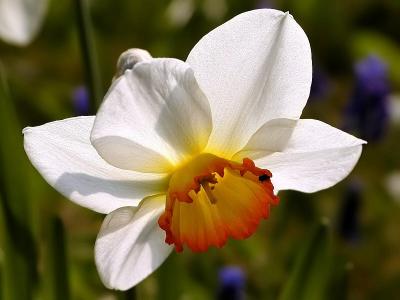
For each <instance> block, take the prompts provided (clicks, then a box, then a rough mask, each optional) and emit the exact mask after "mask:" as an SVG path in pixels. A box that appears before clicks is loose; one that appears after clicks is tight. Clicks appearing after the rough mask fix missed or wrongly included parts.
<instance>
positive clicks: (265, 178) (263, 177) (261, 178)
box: [258, 174, 270, 182]
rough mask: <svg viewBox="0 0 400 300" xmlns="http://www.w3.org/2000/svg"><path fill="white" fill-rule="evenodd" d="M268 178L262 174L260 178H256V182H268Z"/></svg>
mask: <svg viewBox="0 0 400 300" xmlns="http://www.w3.org/2000/svg"><path fill="white" fill-rule="evenodd" d="M269 178H270V177H269V176H268V175H267V174H262V175H261V176H258V180H260V181H261V182H263V181H265V180H268V179H269Z"/></svg>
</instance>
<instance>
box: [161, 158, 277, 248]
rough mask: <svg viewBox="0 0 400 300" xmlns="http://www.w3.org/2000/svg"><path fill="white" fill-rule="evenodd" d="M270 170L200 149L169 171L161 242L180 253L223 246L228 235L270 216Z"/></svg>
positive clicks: (247, 231)
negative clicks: (171, 173) (186, 160)
mask: <svg viewBox="0 0 400 300" xmlns="http://www.w3.org/2000/svg"><path fill="white" fill-rule="evenodd" d="M271 177H272V174H271V172H270V171H268V170H266V169H260V168H257V167H256V166H255V164H254V162H253V161H252V160H251V159H249V158H245V159H243V161H242V163H238V162H234V161H230V160H226V159H223V158H220V157H217V156H215V155H212V154H208V153H205V154H201V155H199V156H197V157H195V158H194V159H192V160H191V161H189V162H188V163H186V164H185V165H184V166H182V167H180V168H179V169H178V170H176V171H175V172H174V173H173V175H172V176H171V179H170V182H169V188H168V192H167V202H166V206H165V211H164V213H163V214H162V215H161V216H160V218H159V220H158V224H159V226H160V227H161V228H162V229H163V230H164V231H165V232H166V238H165V242H166V243H168V244H171V245H172V244H173V245H174V246H175V249H176V251H178V252H180V251H182V250H183V248H184V246H187V247H188V248H190V249H191V250H192V251H194V252H202V251H206V250H207V249H208V248H209V247H210V246H215V247H222V246H223V245H225V243H226V242H227V240H228V238H233V239H245V238H247V237H249V236H250V235H252V234H253V233H254V232H255V230H256V229H257V227H258V225H259V223H260V221H261V219H266V218H268V216H269V211H270V207H271V206H273V205H277V204H278V202H279V199H278V197H277V196H275V195H274V192H273V190H274V187H273V185H272V183H271V180H270V179H271Z"/></svg>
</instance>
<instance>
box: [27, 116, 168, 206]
mask: <svg viewBox="0 0 400 300" xmlns="http://www.w3.org/2000/svg"><path fill="white" fill-rule="evenodd" d="M93 122H94V117H77V118H71V119H66V120H62V121H56V122H51V123H47V124H44V125H42V126H38V127H28V128H25V129H24V131H23V133H24V146H25V151H26V153H27V154H28V156H29V159H30V160H31V162H32V164H33V165H34V166H35V168H36V169H37V170H38V171H39V173H40V174H41V175H42V176H43V177H44V178H45V179H46V181H47V182H48V183H49V184H50V185H52V186H53V187H54V188H55V189H56V190H58V191H59V192H60V193H62V194H63V195H64V196H65V197H67V198H70V199H71V200H72V201H74V202H76V203H77V204H79V205H82V206H85V207H88V208H90V209H92V210H94V211H97V212H100V213H109V212H111V211H113V210H115V209H117V208H119V207H122V206H127V205H131V206H136V205H138V203H139V202H140V200H141V199H142V198H143V197H145V196H149V195H154V194H157V193H160V192H163V191H165V190H166V185H167V182H168V181H167V177H166V175H163V174H158V175H157V174H143V173H136V172H132V171H126V170H121V169H117V168H115V167H113V166H111V165H109V164H108V163H107V162H105V161H104V160H103V159H102V158H101V157H100V156H99V155H98V154H97V152H96V150H95V149H94V147H93V146H92V145H91V144H90V141H89V136H90V130H91V129H92V127H93Z"/></svg>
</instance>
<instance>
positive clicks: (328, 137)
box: [235, 119, 366, 193]
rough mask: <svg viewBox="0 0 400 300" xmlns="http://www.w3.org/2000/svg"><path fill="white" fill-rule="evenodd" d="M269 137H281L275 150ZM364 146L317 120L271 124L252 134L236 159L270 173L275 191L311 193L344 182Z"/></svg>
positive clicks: (362, 142) (360, 141)
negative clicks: (247, 158)
mask: <svg viewBox="0 0 400 300" xmlns="http://www.w3.org/2000/svg"><path fill="white" fill-rule="evenodd" d="M271 124H272V125H273V126H271ZM278 124H280V125H281V128H280V129H279V126H277V125H278ZM293 124H295V126H293ZM274 126H275V127H274ZM271 128H273V129H272V130H268V129H271ZM279 131H280V134H279ZM270 133H271V137H272V140H277V137H278V136H281V139H280V140H279V141H278V143H277V144H276V147H271V145H273V143H271V140H270ZM365 143H366V142H365V141H363V140H360V139H357V138H355V137H354V136H352V135H350V134H347V133H345V132H343V131H341V130H339V129H336V128H334V127H332V126H330V125H328V124H325V123H323V122H320V121H317V120H298V121H295V123H293V120H282V119H281V120H272V121H271V122H268V123H267V124H265V125H264V126H263V127H262V128H260V129H259V130H258V131H257V132H256V133H255V134H254V136H253V137H252V138H251V139H250V141H249V143H248V144H247V145H246V147H245V148H244V149H242V151H240V152H239V153H237V154H236V155H235V159H237V160H239V159H241V158H243V157H246V156H247V157H250V158H252V159H255V163H256V165H257V166H258V167H261V168H267V169H269V170H270V171H271V172H272V182H273V184H274V187H275V189H276V190H288V189H290V190H297V191H302V192H308V193H312V192H316V191H319V190H322V189H325V188H328V187H331V186H333V185H335V184H336V183H338V182H339V181H341V180H342V179H344V178H345V177H346V176H347V175H348V174H349V173H350V172H351V170H352V169H353V168H354V166H355V164H356V163H357V161H358V159H359V157H360V155H361V150H362V144H365Z"/></svg>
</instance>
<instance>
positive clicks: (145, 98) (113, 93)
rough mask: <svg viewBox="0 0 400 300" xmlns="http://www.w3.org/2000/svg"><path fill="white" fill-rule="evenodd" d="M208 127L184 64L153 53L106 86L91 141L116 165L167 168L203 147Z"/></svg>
mask: <svg viewBox="0 0 400 300" xmlns="http://www.w3.org/2000/svg"><path fill="white" fill-rule="evenodd" d="M211 128H212V121H211V111H210V106H209V104H208V101H207V98H206V96H205V95H204V94H203V92H202V91H201V90H200V88H199V87H198V85H197V82H196V79H195V78H194V74H193V71H192V69H191V68H190V66H189V65H188V64H186V63H184V62H182V61H180V60H177V59H160V58H157V59H152V60H150V61H146V62H140V63H137V64H136V65H135V66H134V68H133V69H132V70H128V71H125V73H124V75H123V76H121V77H120V78H119V79H118V80H117V81H115V83H114V84H113V85H112V86H111V88H110V90H109V92H108V93H107V95H106V97H105V99H104V101H103V103H102V105H101V107H100V109H99V111H98V113H97V116H96V121H95V124H94V127H93V130H92V134H91V141H92V144H93V145H94V147H95V148H96V150H97V151H98V153H99V154H100V155H101V157H103V159H105V160H106V161H107V162H108V163H110V164H111V165H114V166H116V167H118V168H121V169H127V170H134V171H139V172H150V173H159V172H170V171H171V170H172V169H173V166H174V164H175V163H178V162H181V161H182V160H183V159H185V158H187V157H190V156H192V155H194V154H197V153H199V152H201V151H202V150H203V149H204V147H205V146H206V144H207V141H208V137H209V135H210V132H211Z"/></svg>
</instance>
